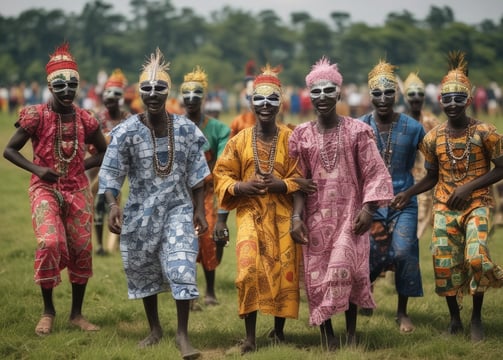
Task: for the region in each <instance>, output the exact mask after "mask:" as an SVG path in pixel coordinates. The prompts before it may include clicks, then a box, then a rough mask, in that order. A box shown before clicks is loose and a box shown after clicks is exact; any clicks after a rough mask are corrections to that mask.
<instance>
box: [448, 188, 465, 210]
mask: <svg viewBox="0 0 503 360" xmlns="http://www.w3.org/2000/svg"><path fill="white" fill-rule="evenodd" d="M470 195H471V190H469V189H467V188H466V187H463V186H459V187H457V188H456V189H455V190H454V192H453V193H452V194H451V196H450V197H449V200H447V206H448V207H449V208H451V209H454V210H464V209H466V208H467V207H468V205H469V204H470Z"/></svg>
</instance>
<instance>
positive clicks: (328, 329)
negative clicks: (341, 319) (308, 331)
mask: <svg viewBox="0 0 503 360" xmlns="http://www.w3.org/2000/svg"><path fill="white" fill-rule="evenodd" d="M320 332H321V342H322V344H326V346H327V348H328V350H330V351H335V350H336V349H337V348H338V344H337V339H336V338H335V334H334V328H333V327H332V320H330V319H328V320H326V321H325V322H324V323H323V324H321V325H320Z"/></svg>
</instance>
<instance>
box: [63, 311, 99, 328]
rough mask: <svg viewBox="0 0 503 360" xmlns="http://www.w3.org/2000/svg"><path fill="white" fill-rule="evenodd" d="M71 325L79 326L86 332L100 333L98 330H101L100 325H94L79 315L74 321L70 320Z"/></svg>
mask: <svg viewBox="0 0 503 360" xmlns="http://www.w3.org/2000/svg"><path fill="white" fill-rule="evenodd" d="M70 324H72V325H74V326H77V327H79V328H80V330H84V331H98V330H100V327H99V326H98V325H94V324H93V323H90V322H89V321H87V319H86V318H85V317H83V316H82V315H79V316H77V317H75V318H73V319H70Z"/></svg>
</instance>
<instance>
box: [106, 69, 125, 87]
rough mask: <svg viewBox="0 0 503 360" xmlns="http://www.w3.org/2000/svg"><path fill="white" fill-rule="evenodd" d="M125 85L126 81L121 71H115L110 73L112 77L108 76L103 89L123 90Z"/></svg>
mask: <svg viewBox="0 0 503 360" xmlns="http://www.w3.org/2000/svg"><path fill="white" fill-rule="evenodd" d="M126 85H127V79H126V76H124V73H123V72H122V71H121V69H115V70H114V71H113V72H112V75H110V77H109V78H108V79H107V81H106V82H105V86H104V87H103V88H104V89H108V88H112V87H114V88H121V89H124V88H125V87H126Z"/></svg>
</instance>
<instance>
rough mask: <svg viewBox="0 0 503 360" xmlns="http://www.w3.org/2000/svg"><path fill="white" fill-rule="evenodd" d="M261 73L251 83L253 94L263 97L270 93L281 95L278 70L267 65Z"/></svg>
mask: <svg viewBox="0 0 503 360" xmlns="http://www.w3.org/2000/svg"><path fill="white" fill-rule="evenodd" d="M261 71H262V73H261V74H259V75H257V77H256V78H255V80H254V81H253V93H254V94H261V95H265V96H268V95H271V94H272V93H276V94H279V95H281V81H280V80H279V78H278V73H279V72H280V68H279V67H275V68H272V67H271V66H270V65H269V64H267V65H266V66H265V67H264V68H262V69H261Z"/></svg>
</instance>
